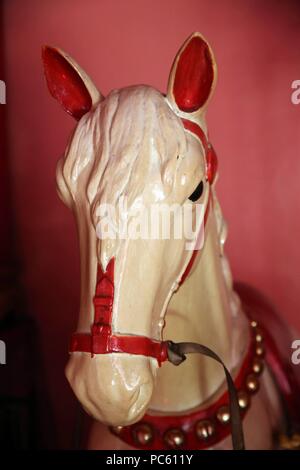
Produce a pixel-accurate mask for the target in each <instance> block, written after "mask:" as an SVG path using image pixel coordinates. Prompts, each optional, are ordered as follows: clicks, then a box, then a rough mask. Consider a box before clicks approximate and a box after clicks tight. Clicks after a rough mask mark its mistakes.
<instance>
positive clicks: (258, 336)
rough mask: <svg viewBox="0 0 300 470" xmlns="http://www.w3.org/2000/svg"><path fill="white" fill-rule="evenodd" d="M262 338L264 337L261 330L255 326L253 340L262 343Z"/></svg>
mask: <svg viewBox="0 0 300 470" xmlns="http://www.w3.org/2000/svg"><path fill="white" fill-rule="evenodd" d="M263 340H264V337H263V334H262V331H261V330H260V329H259V328H257V329H256V332H255V341H256V342H257V343H262V342H263Z"/></svg>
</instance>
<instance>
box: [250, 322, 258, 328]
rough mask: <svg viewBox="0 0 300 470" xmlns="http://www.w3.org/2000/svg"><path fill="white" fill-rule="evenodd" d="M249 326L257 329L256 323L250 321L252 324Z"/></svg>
mask: <svg viewBox="0 0 300 470" xmlns="http://www.w3.org/2000/svg"><path fill="white" fill-rule="evenodd" d="M250 325H251V326H252V328H256V327H257V321H255V320H252V322H251V323H250Z"/></svg>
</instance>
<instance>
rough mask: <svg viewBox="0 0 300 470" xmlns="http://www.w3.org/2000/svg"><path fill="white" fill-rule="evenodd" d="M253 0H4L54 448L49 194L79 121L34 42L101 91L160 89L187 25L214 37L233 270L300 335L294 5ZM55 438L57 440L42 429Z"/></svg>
mask: <svg viewBox="0 0 300 470" xmlns="http://www.w3.org/2000/svg"><path fill="white" fill-rule="evenodd" d="M281 3H282V5H279V2H271V1H265V2H261V1H255V0H251V1H250V0H235V1H233V0H223V1H222V2H220V1H216V0H202V1H201V0H186V1H184V2H183V1H182V0H181V1H178V0H164V1H163V0H152V1H151V2H148V1H146V0H123V1H121V0H120V1H117V0H114V1H112V0H101V1H99V0H98V1H97V0H85V1H83V0H82V1H80V0H72V1H71V0H57V1H56V0H54V1H53V0H52V1H50V0H43V1H40V0H27V1H26V2H24V1H22V0H6V1H5V0H4V38H5V50H4V52H5V66H6V83H7V105H6V106H7V114H8V122H7V125H8V136H7V137H8V152H9V153H8V156H9V162H10V169H11V175H12V185H13V186H12V193H13V203H14V209H15V217H16V223H17V239H18V248H19V255H20V257H21V261H22V280H23V282H24V285H25V287H26V291H27V297H28V301H29V305H30V309H31V312H32V313H33V314H34V315H35V316H36V319H37V321H38V325H39V328H40V332H41V341H42V351H41V353H42V354H43V357H44V363H45V370H46V373H47V383H48V387H49V392H50V397H51V399H52V402H53V404H54V411H55V419H56V424H57V429H58V433H59V438H60V445H61V446H63V447H69V446H70V435H71V429H72V427H73V424H74V413H73V410H74V403H75V400H74V399H73V396H72V393H71V391H70V390H69V388H68V385H67V383H66V381H65V379H64V376H63V369H64V365H65V363H66V360H67V353H66V351H67V341H68V337H69V334H70V332H71V331H72V329H73V328H74V326H75V324H76V318H77V310H78V302H79V254H78V246H77V238H76V230H75V224H74V222H73V219H72V216H71V214H70V213H69V212H68V210H67V209H66V208H64V206H63V205H62V204H61V202H60V201H59V200H58V198H57V196H56V192H55V178H54V176H55V165H56V161H57V159H58V157H59V155H60V154H61V153H62V152H63V151H64V148H65V145H66V142H67V137H68V135H69V132H70V130H71V129H72V128H73V125H74V123H73V121H72V119H71V118H70V117H69V116H67V115H65V114H64V113H63V111H62V110H60V109H59V107H58V105H57V104H56V103H55V102H54V101H53V100H52V98H50V96H48V92H47V89H46V86H45V83H44V79H43V74H42V68H41V61H40V48H41V45H42V44H44V43H48V44H51V45H57V46H60V47H61V48H63V49H65V50H66V51H68V52H69V53H70V54H71V55H72V56H74V58H75V59H76V61H77V62H79V63H80V64H81V65H82V66H83V67H84V68H85V69H86V71H87V72H88V73H89V74H90V76H92V77H93V79H94V81H95V82H96V83H97V85H98V86H99V87H100V88H101V91H102V92H103V93H104V94H106V93H108V92H109V90H110V89H112V88H116V87H117V88H119V87H123V86H126V85H130V84H136V83H147V84H150V85H153V86H155V87H157V88H158V89H160V90H162V91H164V90H165V89H166V83H167V78H168V73H169V68H170V66H171V63H172V60H173V58H174V55H175V53H176V51H177V49H178V48H179V46H180V45H181V43H182V42H183V41H184V40H185V38H186V37H187V36H188V35H189V34H190V33H191V32H192V31H197V30H198V31H200V32H202V33H203V34H204V35H205V36H206V37H207V39H208V40H209V41H210V43H211V45H212V47H213V49H214V51H215V54H216V58H217V62H218V66H219V81H218V86H217V90H216V93H215V96H214V99H213V101H212V103H211V105H210V108H209V113H208V124H209V129H210V135H211V139H212V142H213V143H214V146H215V148H216V150H217V152H218V155H219V161H220V179H219V183H218V193H219V197H220V200H221V203H222V207H223V211H224V214H225V216H226V218H227V220H228V222H229V229H230V230H229V239H228V242H227V252H228V254H229V256H230V260H231V265H232V268H233V272H234V275H235V277H236V278H238V279H241V280H244V281H247V282H250V283H252V284H253V285H255V286H258V287H260V288H261V289H262V290H263V291H264V292H265V293H266V294H268V295H269V297H270V298H271V299H272V300H273V302H274V303H275V304H276V305H277V306H278V309H279V310H280V311H281V312H282V315H284V316H285V318H286V319H287V321H288V322H290V323H291V324H292V325H293V326H295V327H297V328H298V329H299V330H300V315H299V313H298V312H299V309H298V306H299V301H300V289H299V286H298V284H299V263H300V260H299V240H298V237H299V231H300V220H299V209H300V202H299V199H300V198H299V189H298V188H299V175H300V158H299V151H300V132H299V130H300V129H299V124H300V106H298V107H297V106H295V105H293V104H292V103H291V99H290V96H291V82H292V81H293V80H295V79H300V59H299V42H300V14H299V13H300V6H299V5H297V2H291V1H286V2H281ZM49 440H50V442H51V436H49Z"/></svg>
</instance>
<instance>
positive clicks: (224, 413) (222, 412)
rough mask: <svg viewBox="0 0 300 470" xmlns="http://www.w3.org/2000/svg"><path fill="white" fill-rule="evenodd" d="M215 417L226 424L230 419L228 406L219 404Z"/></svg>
mask: <svg viewBox="0 0 300 470" xmlns="http://www.w3.org/2000/svg"><path fill="white" fill-rule="evenodd" d="M217 418H218V420H219V421H220V423H222V424H227V423H229V421H230V412H229V408H228V406H226V405H225V406H221V407H220V408H219V410H218V412H217Z"/></svg>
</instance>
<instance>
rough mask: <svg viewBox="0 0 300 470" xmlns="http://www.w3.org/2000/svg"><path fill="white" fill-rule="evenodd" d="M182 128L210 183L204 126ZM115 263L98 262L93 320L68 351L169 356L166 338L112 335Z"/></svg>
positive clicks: (211, 158) (213, 164) (212, 163)
mask: <svg viewBox="0 0 300 470" xmlns="http://www.w3.org/2000/svg"><path fill="white" fill-rule="evenodd" d="M182 122H183V125H184V127H185V129H187V130H188V131H190V132H192V133H193V134H194V135H196V136H197V137H198V138H199V139H200V141H201V143H202V145H203V148H204V152H205V158H206V180H207V181H208V183H209V185H211V184H212V183H213V181H214V178H215V175H216V171H217V156H216V154H215V152H214V150H213V148H212V146H211V145H210V144H209V142H208V140H207V138H206V136H205V134H204V132H203V130H202V129H201V127H200V126H199V125H198V124H196V123H195V122H192V121H189V120H187V119H182ZM210 205H211V197H210V195H209V198H208V203H207V207H206V211H205V215H204V226H205V224H206V221H207V219H208V214H209V209H210ZM198 251H199V250H194V252H193V254H192V257H191V259H190V261H189V263H188V265H187V268H186V270H185V272H184V274H183V275H182V278H181V281H180V285H181V284H182V283H183V282H184V280H185V279H186V277H187V276H188V274H189V272H190V270H191V268H192V266H193V263H194V261H195V258H196V256H197V253H198ZM114 263H115V260H114V258H112V259H111V260H110V262H109V264H108V266H107V268H106V271H105V272H103V270H102V267H101V265H98V272H97V284H96V292H95V296H94V300H93V303H94V312H95V313H94V323H93V325H92V327H91V332H90V333H77V332H76V333H73V334H72V336H71V342H70V349H69V351H70V352H71V353H72V352H76V351H80V352H87V353H91V355H92V357H93V356H94V354H108V353H128V354H135V355H142V356H147V357H153V358H155V359H156V360H157V362H158V364H159V365H161V363H162V362H164V361H166V360H168V353H167V348H168V341H159V340H155V339H151V338H148V337H145V336H137V335H123V334H122V335H121V334H118V335H115V334H113V332H112V310H113V301H114Z"/></svg>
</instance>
